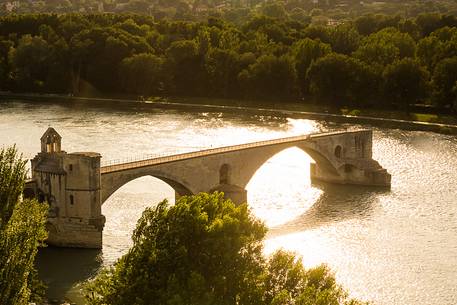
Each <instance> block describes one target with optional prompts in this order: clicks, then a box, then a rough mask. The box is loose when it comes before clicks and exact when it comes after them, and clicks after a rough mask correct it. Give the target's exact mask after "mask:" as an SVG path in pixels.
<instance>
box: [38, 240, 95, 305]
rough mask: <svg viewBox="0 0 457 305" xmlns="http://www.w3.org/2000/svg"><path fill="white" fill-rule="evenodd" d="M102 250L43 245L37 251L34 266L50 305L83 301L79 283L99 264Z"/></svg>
mask: <svg viewBox="0 0 457 305" xmlns="http://www.w3.org/2000/svg"><path fill="white" fill-rule="evenodd" d="M101 253H102V252H101V250H94V249H72V248H56V247H46V248H40V249H39V251H38V255H37V259H36V266H37V269H38V275H39V278H40V279H41V280H42V281H43V282H44V283H45V284H46V286H47V291H46V297H47V299H48V300H49V301H50V303H51V304H61V303H63V302H64V301H66V302H70V303H73V302H74V303H78V304H84V300H83V296H82V293H81V289H82V283H83V282H85V281H86V280H88V279H89V278H91V277H93V276H95V275H96V273H97V272H98V270H99V269H100V268H101V266H102V259H101Z"/></svg>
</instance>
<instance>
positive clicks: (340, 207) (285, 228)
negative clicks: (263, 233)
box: [268, 182, 390, 237]
mask: <svg viewBox="0 0 457 305" xmlns="http://www.w3.org/2000/svg"><path fill="white" fill-rule="evenodd" d="M313 186H315V187H318V188H320V189H321V190H322V191H323V193H322V195H321V196H320V197H319V199H317V201H316V202H315V203H314V204H313V205H312V206H311V207H310V208H309V209H308V210H307V211H306V212H305V213H304V214H302V215H300V216H298V217H297V218H295V219H293V220H291V221H289V222H287V223H284V224H281V225H278V226H275V227H272V228H270V229H269V231H268V237H275V236H279V235H285V234H289V233H293V232H297V231H303V230H309V229H313V228H316V227H320V226H324V225H327V224H331V223H337V222H340V221H345V220H350V219H356V218H367V217H369V216H370V215H371V213H372V212H373V209H374V206H375V203H376V202H377V201H378V200H379V195H381V194H385V193H386V192H389V191H390V190H389V189H385V188H379V187H365V186H356V185H338V184H329V183H322V182H319V183H313Z"/></svg>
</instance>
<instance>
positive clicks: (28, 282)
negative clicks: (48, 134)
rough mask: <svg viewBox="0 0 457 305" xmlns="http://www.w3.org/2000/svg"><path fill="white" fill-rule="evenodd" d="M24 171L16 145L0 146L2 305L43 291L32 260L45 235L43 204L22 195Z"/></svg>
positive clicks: (18, 303)
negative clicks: (26, 198) (2, 147)
mask: <svg viewBox="0 0 457 305" xmlns="http://www.w3.org/2000/svg"><path fill="white" fill-rule="evenodd" d="M25 175H26V170H25V161H23V160H21V158H20V156H18V154H17V151H16V148H15V147H11V148H7V149H1V150H0V299H1V300H2V304H5V305H28V304H29V302H32V301H37V300H40V299H41V297H42V293H43V290H42V286H41V284H39V281H38V280H37V273H36V270H35V268H34V264H35V256H36V253H37V251H38V247H39V246H40V245H41V244H42V242H43V241H44V239H45V238H46V236H47V234H46V230H45V223H46V220H47V206H46V205H45V204H41V203H38V202H37V201H35V200H23V199H22V192H23V189H24V182H25Z"/></svg>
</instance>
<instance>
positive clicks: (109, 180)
mask: <svg viewBox="0 0 457 305" xmlns="http://www.w3.org/2000/svg"><path fill="white" fill-rule="evenodd" d="M146 176H150V177H154V178H157V179H159V180H161V181H163V182H165V183H166V184H168V185H169V186H170V187H171V188H172V189H173V190H174V191H175V193H176V195H177V196H178V197H179V196H185V195H192V191H191V190H190V188H189V187H188V186H187V185H186V184H185V183H184V182H182V181H180V179H178V178H176V177H172V176H170V174H165V173H162V172H157V171H150V172H137V173H135V172H133V173H130V174H125V173H109V174H102V178H101V179H102V185H103V189H102V196H101V197H102V198H101V202H102V204H103V203H104V202H105V201H106V200H107V199H108V198H109V197H110V196H111V195H112V194H114V193H115V192H116V191H117V190H118V189H120V188H121V187H122V186H124V185H125V184H127V183H129V182H130V181H133V180H135V179H138V178H141V177H146Z"/></svg>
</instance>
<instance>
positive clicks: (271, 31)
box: [0, 5, 457, 108]
mask: <svg viewBox="0 0 457 305" xmlns="http://www.w3.org/2000/svg"><path fill="white" fill-rule="evenodd" d="M265 12H267V13H268V14H267V15H254V16H252V17H251V18H249V19H247V20H246V21H245V22H244V23H242V24H241V25H238V24H234V23H231V22H229V21H227V20H224V19H221V18H215V17H210V18H207V19H206V20H205V21H198V22H197V21H183V20H180V21H170V20H159V21H157V20H155V19H154V18H152V17H149V16H144V15H133V14H119V15H113V14H86V15H83V14H68V15H65V14H63V15H53V14H37V15H35V14H26V15H11V16H6V17H0V80H1V82H0V90H2V91H14V92H38V93H39V92H43V93H65V94H67V93H71V94H73V95H84V96H93V95H99V96H103V95H110V96H113V95H118V96H133V97H138V96H151V95H160V96H183V97H219V98H230V99H256V100H259V101H267V102H269V101H271V100H273V101H275V102H277V101H292V100H293V101H297V100H305V101H309V102H315V103H321V104H325V105H338V106H354V105H355V106H358V107H373V106H376V107H405V106H407V105H408V104H416V103H418V102H420V103H428V104H430V105H435V106H437V107H443V108H451V107H452V104H453V102H452V101H451V99H452V96H453V94H454V93H452V90H453V89H452V88H453V87H454V85H453V86H451V85H450V84H449V82H451V83H452V79H451V78H449V77H445V76H444V74H443V73H445V72H444V71H445V70H446V69H445V68H443V66H444V65H445V63H447V62H449V60H450V59H452V58H454V57H456V56H457V29H456V27H455V25H457V19H456V18H455V17H453V16H449V15H439V14H435V15H431V16H428V17H427V16H425V15H420V16H418V17H417V18H402V17H398V16H397V17H395V18H394V17H388V16H382V15H366V16H362V17H358V18H355V19H352V20H348V21H345V22H344V23H340V24H336V25H331V24H330V25H317V24H314V23H312V24H308V23H305V22H301V21H295V20H290V19H289V18H282V17H281V18H280V17H278V16H276V15H281V14H282V13H281V12H280V6H275V5H273V6H271V7H268V8H266V9H265ZM399 62H403V63H405V62H409V63H412V62H414V65H416V66H417V67H416V68H417V71H420V85H419V86H418V85H417V84H418V80H416V81H411V82H406V81H404V80H402V79H401V78H398V77H397V76H398V74H396V73H393V70H394V68H393V67H394V66H397V65H398V63H399ZM330 63H332V64H330ZM411 65H412V64H411ZM438 66H439V67H438ZM402 67H403V68H404V69H406V67H405V66H402ZM436 69H438V70H437V71H435V70H436ZM411 71H412V70H411ZM448 71H450V70H448ZM397 72H398V71H397ZM405 73H406V72H405ZM446 73H447V72H446ZM448 74H449V73H448ZM439 82H445V84H444V83H443V84H442V83H439ZM395 86H397V87H398V88H400V87H402V86H403V87H404V86H410V87H407V88H406V87H404V90H407V91H409V92H414V91H415V90H418V89H420V90H421V91H420V94H416V95H414V94H412V95H408V96H407V97H406V95H404V94H403V95H398V94H397V95H395V96H393V95H392V94H393V91H391V89H392V88H393V87H395ZM443 86H444V87H445V88H444V87H443ZM450 88H451V89H450ZM443 90H444V91H443Z"/></svg>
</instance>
